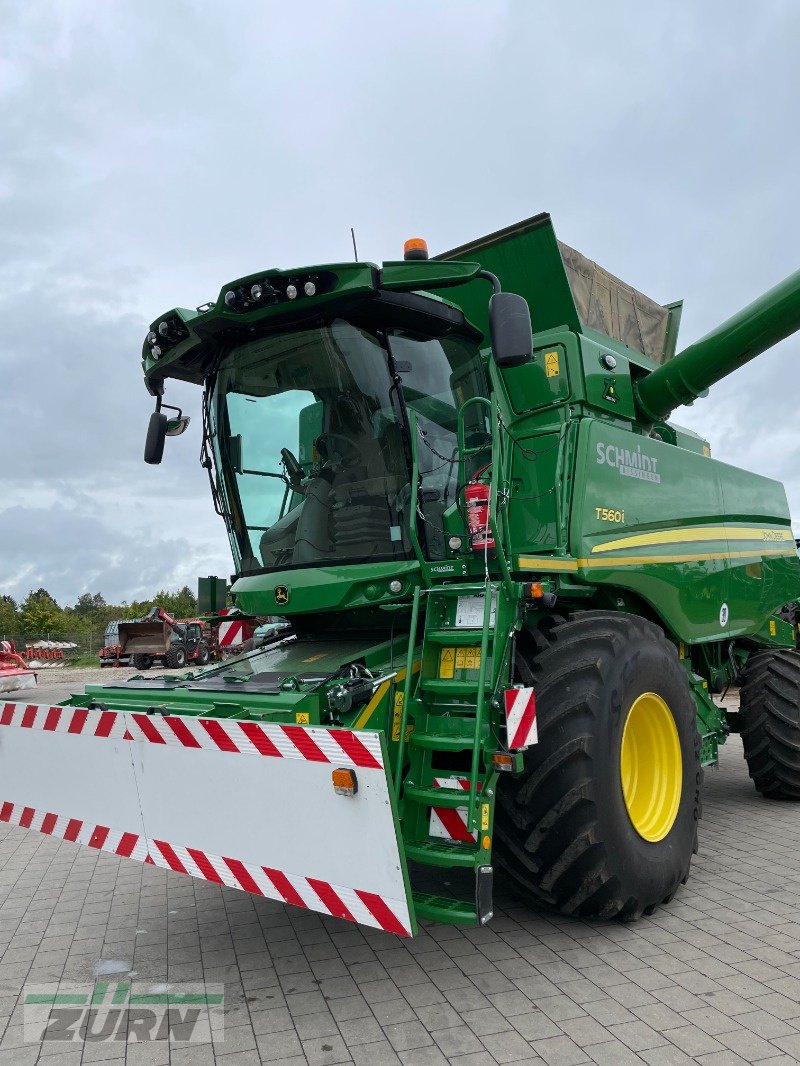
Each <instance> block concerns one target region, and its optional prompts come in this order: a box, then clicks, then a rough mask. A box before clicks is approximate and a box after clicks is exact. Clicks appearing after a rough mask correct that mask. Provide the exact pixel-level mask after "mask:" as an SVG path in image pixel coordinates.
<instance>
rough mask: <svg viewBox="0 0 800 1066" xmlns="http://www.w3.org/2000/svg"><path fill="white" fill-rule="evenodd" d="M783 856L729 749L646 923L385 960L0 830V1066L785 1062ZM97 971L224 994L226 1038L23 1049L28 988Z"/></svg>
mask: <svg viewBox="0 0 800 1066" xmlns="http://www.w3.org/2000/svg"><path fill="white" fill-rule="evenodd" d="M62 691H63V690H62ZM50 692H51V690H46V689H45V688H44V687H42V689H40V692H39V694H38V695H37V699H42V700H43V701H44V700H49V699H51V698H55V696H56V695H57V693H56V692H55V690H52V696H51V694H50ZM799 845H800V807H796V806H792V805H789V804H771V803H767V802H765V801H764V800H761V799H759V798H758V797H757V796H756V794H755V792H754V791H753V789H752V786H751V784H750V780H749V778H748V776H747V772H746V769H745V765H744V761H743V759H742V754H741V745H740V743H739V741H738V739H737V738H733V739H732V740H731V741H730V742H729V743H728V745H726V748H725V749H724V751H723V756H722V764H721V767H720V769H719V770H718V771H715V772H713V773H711V774H708V775H707V776H706V787H705V811H704V820H703V823H702V835H701V851H700V854H699V856H697V857H696V859H695V862H694V866H693V869H692V876H691V879H690V881H689V883H688V885H687V886H686V887H685V888H684V889H682V890H681V891H680V892H679V894H678V896H677V897H676V899H675V900H674V901H673V903H672V904H671V905H670V906H669V907H667V908H664V909H662V910H661V911H659V912H658V913H657V914H656V915H654V916H653V917H652V918H646V919H643V920H642V921H640V922H639V923H637V924H636V925H634V926H621V925H616V924H604V925H596V926H590V925H585V924H582V923H581V922H575V921H569V920H565V919H561V918H558V917H555V916H553V915H549V914H544V913H535V912H531V911H529V910H526V909H524V908H523V907H521V906H519V904H518V903H517V902H515V900H514V899H513V898H511V897H504V896H500V897H498V898H497V899H496V902H497V904H498V907H497V910H498V915H497V917H496V918H495V920H494V922H493V923H492V924H491V925H490V926H489V927H487V928H486V929H480V930H477V929H457V928H452V927H445V926H435V925H427V926H426V927H425V928H424V929H423V930H422V932H421V935H420V936H419V937H418V938H417V939H415V940H413V941H411V942H403V941H400V940H398V939H396V938H394V937H392V936H389V935H386V934H382V933H377V932H372V931H369V930H362V929H359V928H355V927H353V926H350V925H348V924H347V923H344V922H340V921H338V920H335V919H323V918H321V917H318V916H315V915H309V914H307V913H305V912H302V911H299V910H295V909H292V908H288V907H284V906H281V905H278V904H275V903H272V902H269V901H266V900H263V899H260V898H254V897H251V896H247V895H244V894H242V893H237V892H235V891H233V890H227V889H220V888H218V887H216V886H215V885H213V884H209V883H206V882H200V881H193V880H190V879H188V878H185V877H181V876H179V875H177V874H171V873H166V872H164V871H161V870H157V869H154V868H153V867H150V866H143V865H139V864H138V863H134V862H130V861H126V860H119V859H115V858H113V857H110V856H108V855H105V854H101V853H97V852H94V851H92V850H90V849H85V848H78V847H76V846H75V845H72V844H69V843H63V842H62V843H59V842H58V841H55V840H53V839H52V838H50V837H44V836H41V835H39V834H37V833H32V832H26V831H25V830H22V829H19V828H11V827H8V826H5V825H2V827H0V950H2V956H1V957H0V1031H4V1035H3V1037H2V1040H1V1041H0V1066H6V1064H13V1066H28V1064H30V1063H34V1062H36V1061H40V1062H43V1063H47V1062H50V1063H58V1064H59V1066H60V1064H62V1063H63V1064H64V1066H72V1064H73V1063H74V1064H77V1063H79V1062H101V1061H106V1060H110V1061H116V1062H122V1061H123V1060H124V1061H126V1062H127V1063H129V1064H131V1066H145V1064H149V1066H167V1064H168V1063H169V1064H172V1066H189V1064H193V1066H208V1064H212V1063H215V1062H216V1063H218V1064H220V1066H251V1064H257V1063H261V1062H269V1063H284V1064H287V1066H288V1064H296V1066H299V1064H303V1063H310V1064H312V1066H326V1064H334V1063H347V1062H353V1063H356V1064H363V1066H381V1064H384V1063H395V1064H397V1063H402V1064H404V1066H437V1064H442V1066H443V1064H445V1063H451V1064H453V1066H456V1064H458V1066H483V1064H493V1063H509V1062H520V1063H547V1064H549V1066H573V1064H574V1066H577V1064H579V1063H598V1064H609V1066H626V1064H628V1063H637V1062H638V1063H648V1064H650V1066H668V1064H676V1066H677V1064H681V1063H690V1062H699V1063H701V1064H703V1066H727V1064H731V1066H734V1064H741V1063H745V1062H757V1063H759V1064H761V1066H777V1064H778V1063H797V1062H800V921H798V920H797V918H796V908H797V902H798V888H799V887H800V884H799V882H800V846H799ZM104 972H105V973H111V974H114V975H115V976H122V977H127V976H128V975H130V974H133V975H134V979H136V980H139V981H151V982H153V983H154V984H156V985H158V984H162V983H164V982H182V981H198V980H204V981H206V982H212V983H213V982H224V985H225V1002H226V1013H225V1019H224V1021H225V1029H224V1040H218V1039H216V1037H217V1036H218V1031H217V1030H216V1029H214V1030H212V1032H211V1033H210V1034H207V1035H211V1037H212V1039H211V1041H209V1042H207V1043H204V1044H194V1045H188V1044H184V1045H181V1044H180V1043H173V1044H172V1045H170V1044H168V1043H167V1042H166V1041H153V1042H149V1043H141V1044H138V1045H130V1044H129V1045H127V1046H126V1045H125V1043H122V1042H119V1041H116V1042H114V1041H112V1042H108V1041H106V1042H96V1043H86V1044H84V1045H82V1046H81V1045H75V1044H61V1043H53V1042H47V1043H45V1044H44V1045H38V1044H35V1045H30V1044H28V1045H26V1044H25V1043H24V1032H23V1027H22V1007H21V991H22V989H23V985H25V984H26V982H27V983H28V984H29V985H30V984H34V983H42V982H54V981H60V982H61V988H62V989H64V988H69V987H70V985H72V984H74V983H75V982H76V981H81V980H83V981H86V980H93V979H94V977H95V975H97V974H102V973H104ZM126 1053H127V1057H126ZM53 1056H55V1057H53Z"/></svg>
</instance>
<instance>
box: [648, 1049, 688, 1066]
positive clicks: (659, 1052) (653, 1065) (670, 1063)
mask: <svg viewBox="0 0 800 1066" xmlns="http://www.w3.org/2000/svg"><path fill="white" fill-rule="evenodd" d="M640 1057H641V1060H642V1062H646V1063H648V1066H691V1064H692V1063H694V1059H693V1058H692V1057H691V1056H690V1055H687V1054H686V1052H685V1051H681V1049H680V1048H678V1047H675V1045H674V1044H662V1045H661V1047H654V1048H650V1049H649V1050H648V1051H643V1052H642V1053H641V1056H640Z"/></svg>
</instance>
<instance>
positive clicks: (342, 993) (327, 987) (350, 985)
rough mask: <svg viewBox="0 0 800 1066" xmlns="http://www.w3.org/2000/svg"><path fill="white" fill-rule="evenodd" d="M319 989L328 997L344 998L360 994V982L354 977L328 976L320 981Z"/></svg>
mask: <svg viewBox="0 0 800 1066" xmlns="http://www.w3.org/2000/svg"><path fill="white" fill-rule="evenodd" d="M318 987H319V991H320V992H321V993H322V995H323V996H324V997H325V998H326V999H344V998H346V997H347V996H355V995H358V991H359V984H358V982H357V981H354V980H353V978H352V977H327V978H325V979H324V980H322V981H320V982H319V983H318Z"/></svg>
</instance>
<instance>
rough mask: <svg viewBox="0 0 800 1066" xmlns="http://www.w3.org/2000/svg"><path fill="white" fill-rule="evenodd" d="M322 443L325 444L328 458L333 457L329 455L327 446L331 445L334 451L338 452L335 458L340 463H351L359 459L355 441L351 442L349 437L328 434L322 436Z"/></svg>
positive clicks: (358, 449) (340, 434)
mask: <svg viewBox="0 0 800 1066" xmlns="http://www.w3.org/2000/svg"><path fill="white" fill-rule="evenodd" d="M323 442H324V444H325V450H326V452H327V453H328V458H329V459H331V458H333V456H331V454H330V449H329V448H328V447H327V445H328V444H333V446H334V450H335V451H336V452H338V456H337V458H339V459H340V460H341V461H342V462H347V461H348V460H349V461H350V462H353V461H354V460H356V459H360V458H361V450H360V448H359V447H358V445H357V444H356V443H355V441H352V440H351V439H350V438H349V437H345V435H344V434H343V433H333V432H328V433H325V434H324V435H323Z"/></svg>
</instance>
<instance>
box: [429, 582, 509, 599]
mask: <svg viewBox="0 0 800 1066" xmlns="http://www.w3.org/2000/svg"><path fill="white" fill-rule="evenodd" d="M499 588H500V583H499V582H496V581H492V582H491V583H490V585H489V589H490V591H491V592H497V590H498V589H499ZM422 592H423V593H427V595H428V596H450V597H452V596H483V595H484V593H485V592H486V585H485V584H481V585H470V584H463V583H462V584H457V585H433V586H432V587H431V588H429V589H422Z"/></svg>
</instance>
